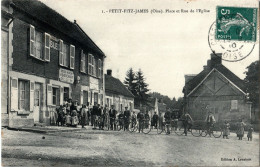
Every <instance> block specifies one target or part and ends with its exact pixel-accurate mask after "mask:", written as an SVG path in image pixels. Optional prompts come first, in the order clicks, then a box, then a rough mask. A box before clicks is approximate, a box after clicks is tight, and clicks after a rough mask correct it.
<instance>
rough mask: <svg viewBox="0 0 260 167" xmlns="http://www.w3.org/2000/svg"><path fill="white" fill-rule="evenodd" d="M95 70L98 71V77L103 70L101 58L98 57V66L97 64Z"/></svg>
mask: <svg viewBox="0 0 260 167" xmlns="http://www.w3.org/2000/svg"><path fill="white" fill-rule="evenodd" d="M97 71H98V75H97V77H98V78H101V76H102V73H103V70H102V61H101V59H98V66H97Z"/></svg>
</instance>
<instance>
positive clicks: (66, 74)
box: [59, 68, 74, 84]
mask: <svg viewBox="0 0 260 167" xmlns="http://www.w3.org/2000/svg"><path fill="white" fill-rule="evenodd" d="M59 80H60V81H62V82H66V83H70V84H73V82H74V73H73V72H72V71H70V70H66V69H63V68H60V70H59Z"/></svg>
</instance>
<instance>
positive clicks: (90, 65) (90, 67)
mask: <svg viewBox="0 0 260 167" xmlns="http://www.w3.org/2000/svg"><path fill="white" fill-rule="evenodd" d="M95 64H96V61H95V57H94V56H93V55H92V54H88V74H89V75H93V76H96V68H95V67H96V65H95Z"/></svg>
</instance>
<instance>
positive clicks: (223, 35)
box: [208, 6, 258, 62]
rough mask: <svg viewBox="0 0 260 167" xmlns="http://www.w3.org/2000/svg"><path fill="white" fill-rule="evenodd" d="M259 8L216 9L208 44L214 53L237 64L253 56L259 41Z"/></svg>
mask: <svg viewBox="0 0 260 167" xmlns="http://www.w3.org/2000/svg"><path fill="white" fill-rule="evenodd" d="M257 10H258V9H257V8H244V7H241V8H240V7H223V6H217V8H216V21H215V22H214V23H213V24H212V25H211V27H210V29H209V34H208V42H209V46H210V49H211V51H212V52H213V53H222V54H221V55H222V59H223V60H225V61H230V62H235V61H240V60H243V59H245V58H246V57H247V56H249V55H250V54H251V52H252V51H253V49H254V47H255V43H256V41H257V35H258V34H257Z"/></svg>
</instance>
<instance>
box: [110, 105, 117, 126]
mask: <svg viewBox="0 0 260 167" xmlns="http://www.w3.org/2000/svg"><path fill="white" fill-rule="evenodd" d="M109 117H110V126H111V130H116V125H115V120H116V110H115V109H114V105H111V109H110V110H109Z"/></svg>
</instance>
